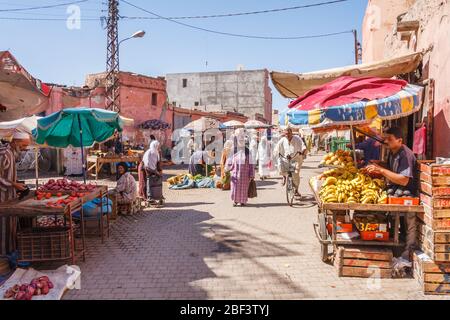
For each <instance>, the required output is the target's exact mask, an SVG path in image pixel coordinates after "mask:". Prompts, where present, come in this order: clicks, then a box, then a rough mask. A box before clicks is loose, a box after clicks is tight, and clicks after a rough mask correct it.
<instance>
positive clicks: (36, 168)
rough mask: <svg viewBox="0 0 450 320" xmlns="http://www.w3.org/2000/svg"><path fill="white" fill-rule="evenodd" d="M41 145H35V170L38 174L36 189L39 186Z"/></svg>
mask: <svg viewBox="0 0 450 320" xmlns="http://www.w3.org/2000/svg"><path fill="white" fill-rule="evenodd" d="M38 148H39V147H38V146H37V145H36V146H35V147H34V160H35V163H34V170H35V175H36V190H37V189H38V188H39V149H38Z"/></svg>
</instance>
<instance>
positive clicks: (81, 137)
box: [77, 114, 86, 184]
mask: <svg viewBox="0 0 450 320" xmlns="http://www.w3.org/2000/svg"><path fill="white" fill-rule="evenodd" d="M77 118H78V127H79V128H80V148H81V161H82V162H83V181H84V183H85V184H86V161H84V148H83V129H82V128H81V118H80V115H79V114H78V115H77Z"/></svg>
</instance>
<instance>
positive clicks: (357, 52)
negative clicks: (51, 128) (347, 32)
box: [352, 29, 361, 64]
mask: <svg viewBox="0 0 450 320" xmlns="http://www.w3.org/2000/svg"><path fill="white" fill-rule="evenodd" d="M352 32H353V39H354V51H355V64H358V63H359V50H360V46H361V44H360V43H359V41H358V34H357V32H356V29H353V30H352Z"/></svg>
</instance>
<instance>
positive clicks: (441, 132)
mask: <svg viewBox="0 0 450 320" xmlns="http://www.w3.org/2000/svg"><path fill="white" fill-rule="evenodd" d="M362 35H363V61H364V62H372V61H375V60H381V59H384V58H392V57H395V56H398V55H402V54H407V53H411V52H414V51H425V52H426V53H425V55H424V57H423V61H422V64H421V67H420V70H419V71H420V73H421V79H420V81H423V82H424V84H426V85H427V88H426V99H425V103H424V110H423V111H424V112H423V115H424V116H427V118H428V119H427V121H428V124H429V125H428V127H427V130H428V132H429V133H431V135H429V137H430V142H431V139H432V141H433V144H432V151H433V152H432V154H433V156H434V157H450V77H449V75H450V63H449V56H450V41H449V39H450V2H449V1H447V0H369V1H368V5H367V10H366V15H365V19H364V23H363V26H362Z"/></svg>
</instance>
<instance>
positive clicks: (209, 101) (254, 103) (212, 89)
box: [166, 69, 272, 123]
mask: <svg viewBox="0 0 450 320" xmlns="http://www.w3.org/2000/svg"><path fill="white" fill-rule="evenodd" d="M166 80H167V94H168V98H169V103H170V104H172V105H174V106H176V107H181V108H186V109H196V110H200V111H205V112H238V113H242V114H244V115H245V116H247V117H248V118H250V119H255V118H256V119H261V118H262V119H264V120H265V122H267V123H270V122H271V121H272V90H271V89H270V87H269V72H268V71H267V70H266V69H263V70H239V71H223V72H197V73H175V74H167V75H166ZM258 114H259V115H258Z"/></svg>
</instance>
